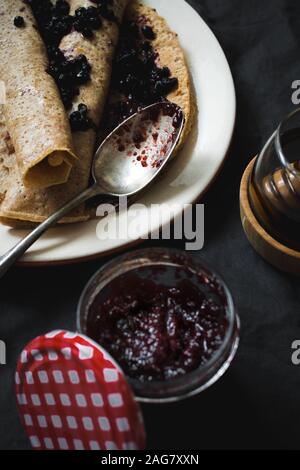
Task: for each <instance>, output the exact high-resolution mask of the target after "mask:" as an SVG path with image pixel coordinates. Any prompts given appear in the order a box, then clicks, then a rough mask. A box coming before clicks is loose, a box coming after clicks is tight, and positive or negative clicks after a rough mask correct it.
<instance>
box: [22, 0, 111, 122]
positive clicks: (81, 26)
mask: <svg viewBox="0 0 300 470" xmlns="http://www.w3.org/2000/svg"><path fill="white" fill-rule="evenodd" d="M24 2H25V3H27V4H28V5H30V7H31V9H32V12H33V14H34V17H35V19H36V22H37V25H38V28H39V31H40V33H41V36H42V38H43V40H44V42H45V45H46V47H47V52H48V57H49V66H48V68H47V72H48V73H49V74H50V75H51V76H52V77H53V78H54V80H55V82H56V84H57V86H58V88H59V91H60V94H61V98H62V101H63V103H64V106H65V108H66V110H69V109H71V107H72V104H73V101H74V98H75V97H76V96H77V95H79V92H80V86H82V85H85V84H86V83H88V82H89V81H90V80H91V65H90V64H89V62H88V60H87V58H86V56H84V55H83V54H82V55H79V56H78V57H75V58H67V57H66V56H65V55H64V53H63V52H62V51H61V50H60V48H59V45H60V42H61V40H62V39H63V37H64V36H66V35H68V34H70V33H71V32H72V31H78V32H80V33H81V34H82V35H83V37H84V38H86V39H92V38H93V36H94V31H96V30H98V29H100V28H101V27H102V18H105V19H107V20H109V21H113V20H114V18H115V17H114V13H113V11H112V10H111V8H112V6H113V0H99V1H94V2H93V3H95V4H97V5H95V6H90V7H88V8H84V7H80V8H77V10H76V11H75V14H74V16H72V15H70V4H69V2H68V1H66V0H57V1H56V2H54V3H53V2H52V1H51V0H24ZM80 106H81V105H80ZM87 113H88V109H87V108H86V109H85V110H84V112H81V113H80V112H79V111H74V112H73V113H72V114H71V115H70V123H71V127H72V130H73V131H86V130H88V129H91V128H93V127H94V124H93V122H92V120H91V119H89V118H88V116H87Z"/></svg>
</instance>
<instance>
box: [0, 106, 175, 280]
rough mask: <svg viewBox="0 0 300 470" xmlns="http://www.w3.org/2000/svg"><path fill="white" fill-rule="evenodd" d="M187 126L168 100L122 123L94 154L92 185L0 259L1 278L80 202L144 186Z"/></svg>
mask: <svg viewBox="0 0 300 470" xmlns="http://www.w3.org/2000/svg"><path fill="white" fill-rule="evenodd" d="M183 126H184V114H183V112H182V110H181V108H179V107H178V106H176V105H175V104H172V103H168V102H162V103H156V104H154V105H151V106H148V107H147V108H144V109H143V110H141V111H140V112H139V113H137V114H135V115H133V116H131V117H130V118H129V119H127V120H126V121H124V122H123V123H122V124H121V125H120V126H118V127H117V128H116V129H115V130H114V131H113V132H112V133H111V134H110V135H109V136H108V137H107V138H106V139H105V140H104V141H103V143H102V144H101V145H100V147H99V148H98V150H97V152H96V154H95V156H94V160H93V165H92V176H93V180H94V182H93V184H92V185H91V186H90V187H89V188H88V189H87V190H85V191H83V192H82V193H81V194H79V195H78V196H76V197H75V198H74V199H72V200H71V201H69V202H68V203H67V204H65V205H64V206H63V207H62V208H61V209H59V210H58V211H57V212H55V214H53V215H51V216H50V217H49V218H48V219H47V220H45V221H44V222H42V223H41V224H40V225H39V226H38V227H37V228H36V229H35V230H33V231H32V232H31V233H30V234H29V235H27V236H26V237H25V238H23V240H21V241H20V242H19V243H18V244H17V245H16V246H15V247H14V248H12V249H11V250H9V251H8V252H7V253H6V254H4V255H3V256H1V257H0V278H1V277H2V276H3V275H4V274H5V273H6V272H7V271H8V269H9V268H10V267H11V266H12V265H13V264H14V263H15V262H16V261H17V260H18V259H19V258H20V257H21V256H22V255H23V254H24V253H25V252H26V251H27V250H28V249H29V248H30V247H31V246H32V245H33V244H34V243H35V242H36V241H37V240H38V239H39V238H40V237H41V235H43V234H44V233H45V232H46V231H47V230H48V229H49V228H50V227H52V226H53V225H55V224H56V223H57V222H58V221H59V220H60V219H62V218H63V217H64V216H65V215H67V214H68V213H69V212H70V211H72V210H73V209H75V208H76V207H77V206H78V205H80V204H82V203H84V202H86V201H87V200H88V199H90V198H92V197H94V196H99V195H103V196H104V195H105V196H114V197H126V196H127V197H129V196H133V195H136V194H137V193H139V192H140V191H142V190H143V189H145V188H146V187H147V186H148V185H149V184H150V183H152V182H153V180H154V179H155V178H156V177H157V176H158V174H159V173H160V172H161V170H162V169H163V168H164V166H165V165H166V163H167V162H168V161H169V159H170V157H171V156H172V153H173V151H174V149H175V147H176V145H177V143H178V141H179V138H180V136H181V133H182V129H183Z"/></svg>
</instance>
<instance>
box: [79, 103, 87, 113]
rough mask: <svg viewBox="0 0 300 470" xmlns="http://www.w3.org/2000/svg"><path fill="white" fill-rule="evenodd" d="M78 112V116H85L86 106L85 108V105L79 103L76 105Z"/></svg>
mask: <svg viewBox="0 0 300 470" xmlns="http://www.w3.org/2000/svg"><path fill="white" fill-rule="evenodd" d="M78 111H79V112H80V114H87V112H88V108H87V106H86V105H85V104H83V103H80V104H79V105H78Z"/></svg>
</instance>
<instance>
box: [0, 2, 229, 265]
mask: <svg viewBox="0 0 300 470" xmlns="http://www.w3.org/2000/svg"><path fill="white" fill-rule="evenodd" d="M144 1H145V3H146V4H148V5H150V6H151V7H154V8H156V9H157V10H158V12H159V13H160V14H161V15H162V16H164V17H165V18H166V19H167V21H168V23H169V25H170V27H171V28H172V29H173V30H174V31H176V32H177V33H178V34H179V38H180V41H181V44H182V47H183V48H184V50H185V53H186V56H187V59H188V62H189V65H190V70H191V74H192V78H193V83H194V88H195V92H196V101H197V105H198V120H197V123H196V125H195V128H194V131H193V133H192V135H191V136H190V138H189V141H188V142H187V144H186V145H185V147H184V149H183V151H182V152H181V154H179V155H178V156H177V157H176V159H175V160H174V161H173V162H172V163H171V164H170V166H169V167H168V168H167V170H166V172H165V174H164V175H163V177H162V179H161V180H160V181H158V182H157V183H155V184H154V185H153V186H151V188H150V189H149V190H148V191H147V192H146V193H145V194H143V196H142V197H141V198H140V200H139V201H138V202H139V203H142V204H144V205H145V206H146V209H145V212H144V217H141V216H139V224H140V227H139V233H140V235H141V234H143V235H144V236H146V234H147V233H148V218H147V215H148V213H150V206H151V204H168V205H171V206H172V207H175V208H176V207H177V209H176V211H177V212H176V213H175V214H174V215H175V216H176V215H179V214H180V211H181V208H183V207H184V204H189V203H192V202H194V201H195V200H196V199H198V198H199V196H200V195H202V194H203V193H204V192H205V190H206V189H207V188H208V186H209V185H210V183H211V182H212V181H213V179H214V177H215V176H216V175H217V173H218V170H219V169H220V167H221V165H222V163H223V161H224V159H225V156H226V153H227V151H228V148H229V145H230V141H231V137H232V133H233V128H234V122H235V112H236V99H235V90H234V84H233V80H232V75H231V72H230V69H229V66H228V63H227V61H226V58H225V56H224V53H223V51H222V49H221V47H220V45H219V43H218V41H217V40H216V38H215V36H214V35H213V33H212V32H211V31H210V29H209V28H208V26H207V25H206V24H205V23H204V21H203V20H202V19H201V18H200V16H199V15H198V14H197V13H196V11H195V10H193V9H192V7H191V6H189V5H188V4H187V3H186V2H185V1H184V0H172V7H171V8H170V0H144ZM157 210H159V209H158V208H157ZM125 215H126V214H125V213H123V214H122V213H121V214H119V215H111V216H109V217H110V219H109V220H110V222H112V220H113V219H114V218H115V219H116V218H118V220H119V221H121V220H122V217H125ZM171 218H173V217H172V215H168V214H162V215H161V216H160V218H159V217H158V222H157V228H159V226H161V225H164V224H167V223H169V222H170V219H171ZM159 219H160V220H159ZM98 222H99V220H92V221H89V222H86V223H82V224H76V225H72V226H67V227H65V226H62V227H57V228H54V229H52V230H50V231H49V232H48V233H47V234H46V235H45V236H44V237H43V238H42V239H40V240H39V241H38V242H37V243H36V244H35V245H34V246H33V247H32V249H31V250H29V252H28V253H27V254H26V255H25V257H24V258H23V260H22V261H23V262H24V263H26V264H27V263H29V264H33V265H34V264H52V263H54V264H56V263H57V264H58V263H71V262H77V261H80V260H85V259H89V258H95V257H98V256H104V255H107V254H109V253H112V252H115V251H118V250H120V249H122V248H123V249H124V248H125V247H128V245H130V244H131V243H134V242H137V241H138V240H137V239H139V237H136V239H132V238H131V236H130V235H128V236H124V237H121V238H117V237H115V235H114V234H113V233H111V234H110V233H108V234H106V235H105V237H103V236H101V230H102V229H101V228H100V229H99V227H98V235H99V234H100V238H102V239H99V236H97V232H96V229H97V224H98ZM111 227H112V225H111ZM25 234H26V231H21V230H11V229H9V228H6V227H3V226H0V255H1V254H3V253H5V252H6V251H7V250H8V249H10V248H11V247H12V246H13V245H14V244H15V243H16V242H18V241H19V240H20V238H21V237H22V236H24V235H25ZM102 235H103V234H102ZM103 238H104V239H103Z"/></svg>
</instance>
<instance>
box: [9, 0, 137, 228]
mask: <svg viewBox="0 0 300 470" xmlns="http://www.w3.org/2000/svg"><path fill="white" fill-rule="evenodd" d="M128 1H129V0H114V2H113V7H112V8H113V12H114V14H115V17H116V21H108V20H105V19H103V25H102V27H101V28H100V29H99V30H97V31H95V33H94V37H93V39H92V40H88V39H85V38H84V37H83V35H82V34H80V33H79V32H77V31H72V32H71V33H70V34H68V35H67V36H65V37H64V38H63V39H62V41H61V44H60V46H59V47H60V49H61V50H62V51H63V52H64V53H65V55H66V56H67V57H68V58H73V57H76V56H78V55H80V54H83V55H85V56H86V58H87V59H88V61H89V63H90V65H91V67H92V69H91V80H90V82H89V83H88V84H86V85H83V86H82V87H81V88H80V94H79V95H78V96H76V98H75V99H74V102H73V108H72V109H71V110H70V111H69V112H68V113H67V112H66V111H65V109H64V106H63V103H62V100H61V97H60V93H59V91H58V88H57V86H56V84H55V81H54V80H53V78H52V77H51V76H50V75H49V74H48V73H47V72H46V69H47V64H48V58H47V52H46V48H45V45H44V43H43V40H42V38H41V36H40V34H39V32H38V28H37V25H36V22H35V19H34V17H33V14H32V11H31V8H30V7H29V5H27V4H26V3H23V1H22V0H1V2H0V26H1V27H0V57H1V63H0V80H2V81H3V82H4V84H5V87H6V103H5V105H4V106H3V105H1V110H0V220H1V222H2V223H4V224H7V225H10V226H22V224H24V223H25V224H26V223H27V224H28V222H41V221H43V220H44V219H45V218H46V217H47V216H49V215H51V214H52V213H53V212H55V211H56V210H57V209H58V208H59V207H61V206H62V205H63V204H64V203H65V202H67V201H68V200H70V199H71V198H72V197H73V196H75V195H77V194H78V193H79V192H80V191H82V190H84V189H86V188H87V186H88V184H89V178H90V169H91V162H92V157H93V152H94V147H95V142H96V131H95V130H94V129H89V130H87V131H85V132H73V133H72V132H71V129H70V125H69V116H68V114H70V113H72V112H73V111H74V110H76V109H77V107H78V104H80V103H84V104H85V105H86V106H87V107H88V109H89V117H90V118H91V119H92V120H93V122H94V123H95V124H96V126H99V124H100V121H101V117H102V113H103V109H104V106H105V102H106V98H107V94H108V90H109V83H110V77H111V69H112V62H113V57H114V52H115V48H116V45H117V42H118V33H119V27H118V25H119V24H120V23H121V21H122V17H123V14H124V10H125V8H126V6H127V4H128ZM69 4H70V7H71V11H70V14H72V15H74V13H75V11H76V10H77V9H78V8H80V7H89V6H95V4H94V3H93V2H91V1H89V0H69ZM20 11H22V13H20ZM20 14H21V15H22V17H23V18H24V19H25V24H26V27H24V28H18V29H17V28H15V27H14V18H15V17H16V16H18V15H20ZM87 217H88V215H87V214H86V212H85V210H84V208H83V207H80V208H79V209H77V210H76V211H75V212H73V213H72V214H70V216H68V217H67V218H65V219H64V222H70V223H71V222H77V221H82V220H85V219H86V218H87Z"/></svg>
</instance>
